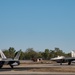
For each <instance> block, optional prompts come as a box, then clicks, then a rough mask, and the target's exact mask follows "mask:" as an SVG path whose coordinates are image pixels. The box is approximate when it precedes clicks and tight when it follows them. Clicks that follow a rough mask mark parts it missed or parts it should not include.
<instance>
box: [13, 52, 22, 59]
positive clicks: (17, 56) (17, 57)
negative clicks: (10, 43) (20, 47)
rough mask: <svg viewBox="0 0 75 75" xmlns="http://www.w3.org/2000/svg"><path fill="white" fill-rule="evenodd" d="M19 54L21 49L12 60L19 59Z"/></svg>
mask: <svg viewBox="0 0 75 75" xmlns="http://www.w3.org/2000/svg"><path fill="white" fill-rule="evenodd" d="M20 54H21V51H18V53H17V54H16V56H15V57H14V60H19V57H20Z"/></svg>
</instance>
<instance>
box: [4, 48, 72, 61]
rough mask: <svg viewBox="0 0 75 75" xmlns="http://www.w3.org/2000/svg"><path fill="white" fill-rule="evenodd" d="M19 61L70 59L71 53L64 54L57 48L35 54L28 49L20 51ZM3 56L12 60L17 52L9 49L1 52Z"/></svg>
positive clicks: (31, 49) (35, 52)
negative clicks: (58, 57)
mask: <svg viewBox="0 0 75 75" xmlns="http://www.w3.org/2000/svg"><path fill="white" fill-rule="evenodd" d="M20 51H21V55H20V60H29V59H32V58H35V59H36V58H42V59H44V60H50V58H53V57H57V56H65V57H70V56H71V53H65V52H63V50H60V49H59V48H55V49H54V50H49V49H45V50H44V51H43V52H37V51H35V50H34V49H33V48H28V49H26V50H25V51H24V50H20ZM3 52H4V54H5V55H6V57H7V58H14V56H15V55H16V53H17V50H15V48H13V47H10V48H9V49H4V50H3Z"/></svg>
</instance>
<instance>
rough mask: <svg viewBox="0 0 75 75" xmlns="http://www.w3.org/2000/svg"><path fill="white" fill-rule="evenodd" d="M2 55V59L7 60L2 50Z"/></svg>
mask: <svg viewBox="0 0 75 75" xmlns="http://www.w3.org/2000/svg"><path fill="white" fill-rule="evenodd" d="M0 55H1V58H2V59H6V56H5V55H4V53H3V52H2V50H0Z"/></svg>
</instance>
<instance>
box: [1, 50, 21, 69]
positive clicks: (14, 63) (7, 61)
mask: <svg viewBox="0 0 75 75" xmlns="http://www.w3.org/2000/svg"><path fill="white" fill-rule="evenodd" d="M20 53H21V51H18V53H17V54H16V56H15V57H14V59H12V58H7V57H6V56H5V55H4V53H3V52H2V51H1V50H0V55H1V58H0V68H2V67H3V65H10V67H11V68H13V66H18V65H20V61H19V57H20Z"/></svg>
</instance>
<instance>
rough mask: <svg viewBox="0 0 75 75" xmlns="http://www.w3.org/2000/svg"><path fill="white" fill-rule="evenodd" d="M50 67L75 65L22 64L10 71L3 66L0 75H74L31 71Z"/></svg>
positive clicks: (71, 74) (70, 73) (72, 74)
mask: <svg viewBox="0 0 75 75" xmlns="http://www.w3.org/2000/svg"><path fill="white" fill-rule="evenodd" d="M50 67H54V68H55V67H69V68H70V67H75V64H72V65H70V66H69V65H67V64H63V65H59V64H24V65H20V66H16V67H14V69H11V68H10V66H4V67H3V68H2V69H0V75H75V73H74V72H73V73H72V72H46V71H45V72H41V71H40V72H39V71H37V72H36V71H32V70H31V69H38V68H50Z"/></svg>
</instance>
